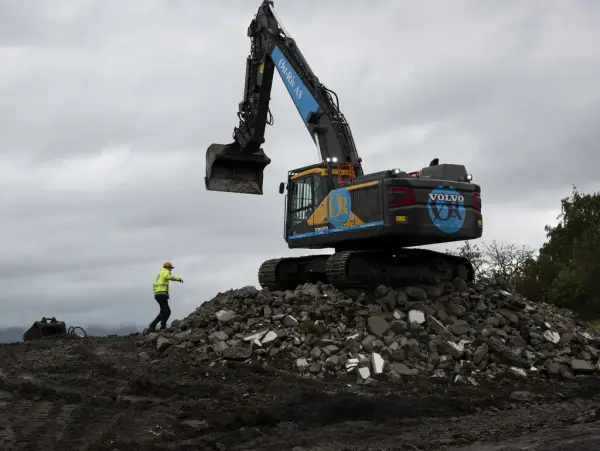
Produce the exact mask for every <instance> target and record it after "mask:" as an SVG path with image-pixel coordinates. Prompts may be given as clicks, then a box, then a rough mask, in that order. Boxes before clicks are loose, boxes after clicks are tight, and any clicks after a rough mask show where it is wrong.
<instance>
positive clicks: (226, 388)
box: [0, 336, 600, 451]
mask: <svg viewBox="0 0 600 451" xmlns="http://www.w3.org/2000/svg"><path fill="white" fill-rule="evenodd" d="M139 339H140V337H135V336H133V337H125V338H119V339H117V338H112V339H111V338H103V339H99V338H86V339H79V338H70V339H67V340H64V339H63V340H56V339H54V340H52V339H47V341H40V342H30V343H26V344H25V343H20V344H12V345H2V346H0V449H1V450H32V451H33V450H67V449H68V450H73V451H74V450H89V451H92V450H93V451H101V450H103V451H104V450H106V451H109V450H110V451H113V450H227V451H234V450H295V451H301V450H306V451H308V450H311V451H317V450H318V451H332V450H377V451H380V450H398V451H399V450H428V451H430V450H441V449H444V450H462V451H466V450H472V451H475V450H480V451H501V450H502V451H508V450H566V449H569V450H574V449H576V450H578V451H585V450H597V449H600V445H599V443H600V422H599V421H598V420H599V419H600V379H598V378H577V379H576V380H572V381H568V382H556V383H552V384H549V383H544V384H541V383H535V382H533V381H526V382H518V381H514V380H505V381H499V382H496V383H494V384H486V385H484V386H480V387H472V386H464V385H456V384H450V383H448V382H434V381H433V380H431V379H426V380H420V381H413V382H407V381H406V382H403V383H402V384H400V385H390V384H388V383H385V382H379V383H378V384H377V385H376V386H372V387H364V386H357V385H355V384H348V381H346V382H340V381H337V382H336V381H326V382H319V381H312V380H305V379H298V378H295V377H294V376H292V375H291V374H287V373H285V372H281V371H278V370H275V369H265V368H261V367H255V366H248V365H244V364H231V365H229V366H227V367H219V368H210V367H206V366H200V365H197V364H195V363H194V360H195V359H194V357H193V355H189V354H186V353H185V352H183V351H182V352H180V353H178V354H173V355H170V356H169V357H167V358H164V359H160V360H159V361H155V362H154V363H152V362H151V361H150V360H147V359H146V360H145V359H143V358H142V357H140V356H139V355H138V354H139V352H140V350H141V349H139V348H138V347H136V341H137V340H139Z"/></svg>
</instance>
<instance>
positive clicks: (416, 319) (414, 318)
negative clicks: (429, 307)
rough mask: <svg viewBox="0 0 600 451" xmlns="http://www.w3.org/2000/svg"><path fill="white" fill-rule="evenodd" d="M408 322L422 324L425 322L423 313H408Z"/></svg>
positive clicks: (418, 311)
mask: <svg viewBox="0 0 600 451" xmlns="http://www.w3.org/2000/svg"><path fill="white" fill-rule="evenodd" d="M408 322H409V323H417V324H423V323H424V322H425V313H423V312H422V311H421V310H411V311H410V312H408Z"/></svg>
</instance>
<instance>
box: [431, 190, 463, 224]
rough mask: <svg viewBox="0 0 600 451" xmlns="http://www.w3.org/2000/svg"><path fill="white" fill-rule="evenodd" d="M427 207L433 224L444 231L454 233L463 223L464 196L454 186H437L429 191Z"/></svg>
mask: <svg viewBox="0 0 600 451" xmlns="http://www.w3.org/2000/svg"><path fill="white" fill-rule="evenodd" d="M427 208H428V209H429V217H430V218H431V222H433V225H434V226H436V227H437V228H438V229H439V230H441V231H442V232H444V233H456V232H458V231H459V230H460V229H462V226H463V224H464V223H465V215H466V208H465V198H464V196H462V195H461V194H460V193H459V192H458V191H457V190H455V189H454V188H447V187H444V186H438V187H437V188H436V189H434V190H433V191H431V193H429V198H428V199H427Z"/></svg>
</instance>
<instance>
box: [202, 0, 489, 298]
mask: <svg viewBox="0 0 600 451" xmlns="http://www.w3.org/2000/svg"><path fill="white" fill-rule="evenodd" d="M248 37H249V38H250V42H251V50H250V55H249V56H248V58H247V61H246V83H245V88H244V98H243V101H242V102H241V103H240V104H239V112H238V118H239V125H238V126H237V127H235V128H234V132H233V142H232V143H230V144H225V145H224V144H212V145H210V146H209V148H208V150H207V152H206V177H205V186H206V189H207V190H209V191H222V192H231V193H242V194H258V195H262V194H263V172H264V169H265V167H266V166H268V165H269V164H270V163H271V159H270V158H269V157H268V156H267V155H266V153H265V152H264V150H263V148H262V146H263V144H264V142H265V139H264V136H265V128H266V125H271V124H272V115H271V111H270V109H269V101H270V94H271V87H272V83H273V76H274V73H275V70H277V72H278V73H279V75H280V77H281V79H282V81H283V84H284V85H285V87H286V88H287V90H288V93H289V94H290V96H291V99H292V101H293V103H294V105H295V106H296V109H297V110H298V113H299V114H300V117H301V119H302V121H303V122H304V125H305V126H306V130H307V131H308V133H309V134H310V136H311V138H312V140H313V142H314V144H315V146H316V148H317V149H318V152H319V155H320V156H321V161H317V162H316V163H315V164H312V165H310V166H306V167H301V168H296V169H293V170H290V171H289V172H288V174H287V183H281V184H280V185H279V193H280V194H284V193H285V211H286V216H285V217H286V219H285V227H284V229H285V240H286V241H287V244H288V247H289V248H291V249H295V248H305V249H326V248H333V249H334V250H335V252H334V253H333V254H314V255H307V256H302V257H284V258H275V259H270V260H267V261H265V262H263V263H262V265H261V266H260V268H259V271H258V279H259V283H260V285H261V286H262V287H264V288H268V289H270V290H287V289H294V288H296V287H297V286H298V285H300V284H304V283H306V282H317V281H323V282H325V283H330V284H332V285H334V286H336V287H338V288H342V289H344V288H350V287H363V288H366V287H369V288H370V287H376V286H378V285H381V284H385V285H392V286H397V285H402V284H406V283H409V282H412V281H417V280H418V281H424V280H436V281H443V280H452V279H454V278H457V277H458V278H461V279H464V280H466V281H471V280H472V279H473V276H474V271H473V266H472V265H471V263H470V262H469V260H468V259H466V258H463V257H459V256H455V255H450V254H445V253H441V252H436V251H432V250H429V249H422V248H418V247H417V246H423V245H430V244H435V243H445V242H452V241H459V240H461V241H462V240H471V239H476V238H479V237H481V236H482V233H483V224H482V214H481V196H480V194H481V189H480V186H479V185H477V184H475V183H473V181H472V177H471V175H470V174H469V173H467V170H466V168H465V166H464V165H459V164H448V163H445V164H440V162H439V160H438V159H437V158H436V159H434V160H432V161H431V163H430V164H429V166H427V167H424V168H422V169H421V170H419V171H413V172H406V171H405V170H403V169H401V168H390V169H386V170H382V171H379V172H373V173H369V174H367V173H365V172H364V170H363V167H362V160H361V158H360V157H359V155H358V152H357V149H356V146H355V143H354V139H353V137H352V133H351V130H350V127H349V125H348V122H347V121H346V119H345V117H344V115H343V114H342V112H341V111H340V108H339V101H338V97H337V95H336V94H335V92H333V91H331V90H329V89H327V88H326V87H325V86H324V85H323V84H322V83H321V82H320V81H319V79H318V78H317V76H316V75H315V74H314V73H313V71H312V69H311V68H310V66H309V65H308V63H307V61H306V59H305V58H304V56H303V55H302V53H301V52H300V49H299V48H298V45H297V44H296V42H295V41H294V39H292V38H291V37H290V35H289V33H288V32H287V30H286V29H285V27H284V26H283V24H282V22H281V20H279V18H278V17H277V14H276V13H275V9H274V7H273V1H269V0H264V1H263V2H262V4H261V5H260V6H259V8H258V12H257V14H256V16H255V18H254V19H253V20H252V21H251V23H250V26H249V28H248Z"/></svg>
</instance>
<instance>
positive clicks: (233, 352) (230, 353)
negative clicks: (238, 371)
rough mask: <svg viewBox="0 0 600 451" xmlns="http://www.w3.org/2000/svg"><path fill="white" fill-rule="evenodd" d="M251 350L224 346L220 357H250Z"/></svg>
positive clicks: (241, 358)
mask: <svg viewBox="0 0 600 451" xmlns="http://www.w3.org/2000/svg"><path fill="white" fill-rule="evenodd" d="M251 355H252V351H251V350H250V348H242V347H238V346H234V347H232V348H226V349H224V350H223V351H222V357H223V358H224V359H227V360H246V359H248V358H250V356H251Z"/></svg>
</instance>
